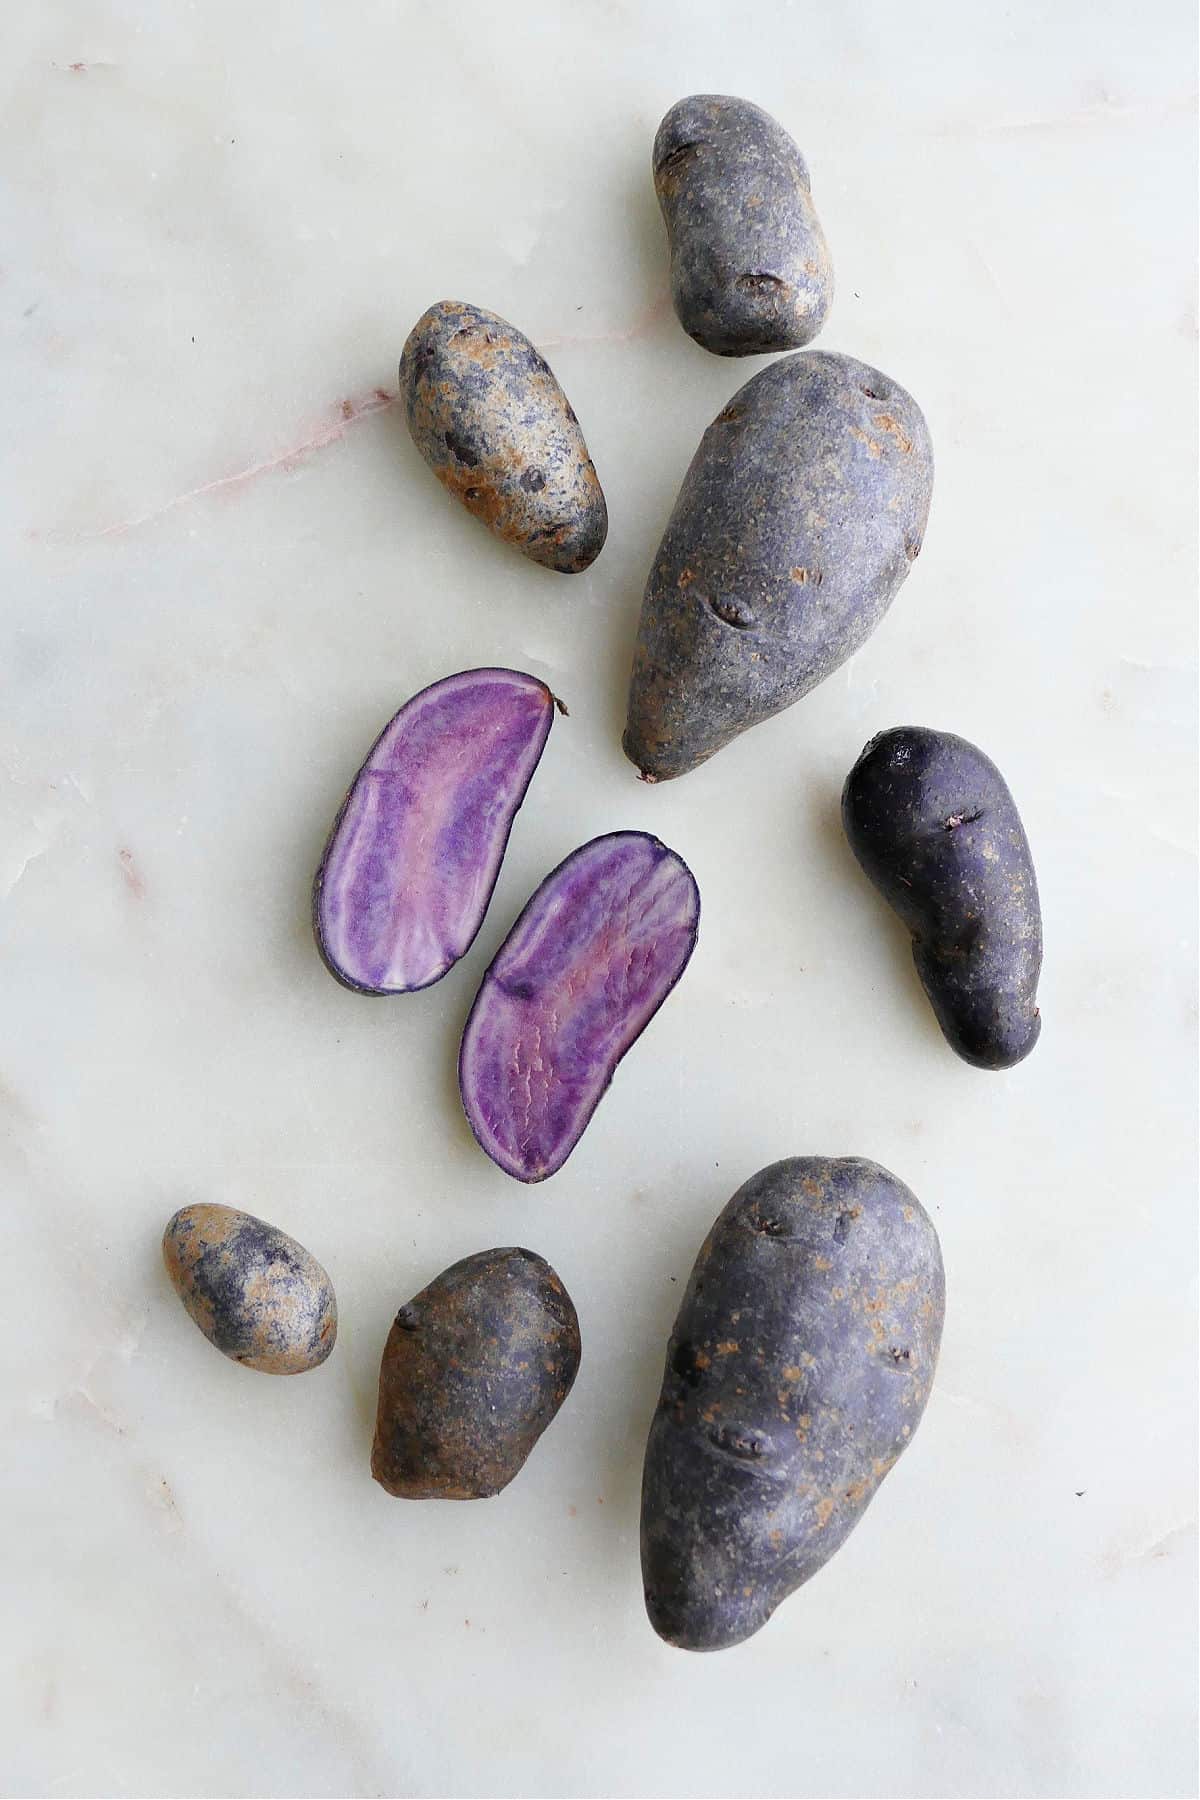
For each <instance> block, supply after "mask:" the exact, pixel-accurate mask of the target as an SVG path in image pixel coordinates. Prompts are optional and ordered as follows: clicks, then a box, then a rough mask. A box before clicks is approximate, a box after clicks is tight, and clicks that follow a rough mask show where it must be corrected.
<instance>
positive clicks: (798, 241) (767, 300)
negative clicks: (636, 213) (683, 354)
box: [653, 94, 833, 356]
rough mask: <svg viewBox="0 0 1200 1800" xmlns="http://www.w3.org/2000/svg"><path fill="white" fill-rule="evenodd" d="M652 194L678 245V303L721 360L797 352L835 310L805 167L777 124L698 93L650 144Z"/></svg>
mask: <svg viewBox="0 0 1200 1800" xmlns="http://www.w3.org/2000/svg"><path fill="white" fill-rule="evenodd" d="M653 166H654V191H655V193H656V194H657V195H658V203H659V205H660V206H661V207H662V213H663V218H664V219H665V220H666V226H667V236H668V238H669V240H670V245H671V297H672V299H673V301H674V303H675V311H676V313H677V314H678V317H679V323H680V324H681V325H682V326H683V329H684V330H685V331H686V332H687V334H688V336H689V337H692V338H695V340H696V342H697V343H698V344H701V345H703V347H704V349H706V350H712V351H714V352H715V353H716V355H718V356H758V355H761V354H762V353H763V352H764V351H768V350H798V349H799V348H800V346H801V345H802V344H807V343H809V342H810V341H811V339H813V338H815V337H816V335H817V333H818V331H820V329H821V326H822V325H823V324H824V322H825V316H826V314H827V313H828V311H829V307H830V303H831V301H832V299H833V264H832V263H831V261H830V257H829V251H828V248H827V247H826V243H825V235H824V233H823V232H822V230H821V226H820V223H819V221H818V219H817V215H816V211H815V209H814V207H813V201H812V193H811V191H810V184H809V176H808V166H807V164H806V163H805V161H804V158H803V156H801V154H800V151H799V150H798V149H797V147H796V145H795V144H794V143H793V141H792V139H791V138H790V137H789V136H788V134H787V132H786V131H785V130H784V129H783V127H782V125H780V124H779V123H778V122H777V121H776V120H775V119H773V118H772V117H771V115H770V113H767V112H764V111H763V109H762V108H761V107H760V106H755V105H753V104H752V103H751V102H750V101H749V100H738V99H735V98H734V97H733V96H732V95H730V94H692V95H690V96H689V98H688V99H686V100H679V101H677V102H676V104H675V105H674V106H673V107H672V108H671V110H670V112H669V113H668V114H667V116H666V118H665V119H664V120H663V122H662V124H661V125H660V126H659V128H658V133H657V135H656V137H655V139H654V158H653Z"/></svg>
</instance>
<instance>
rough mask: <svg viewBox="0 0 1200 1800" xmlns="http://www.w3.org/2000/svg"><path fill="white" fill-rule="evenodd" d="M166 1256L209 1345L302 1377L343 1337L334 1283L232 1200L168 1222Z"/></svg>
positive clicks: (188, 1209) (265, 1369) (255, 1365)
mask: <svg viewBox="0 0 1200 1800" xmlns="http://www.w3.org/2000/svg"><path fill="white" fill-rule="evenodd" d="M162 1251H163V1262H164V1263H165V1264H166V1268H167V1274H168V1275H169V1276H170V1278H171V1283H172V1286H173V1287H174V1289H175V1292H176V1293H177V1294H178V1295H179V1298H180V1299H181V1300H182V1301H183V1304H184V1306H185V1307H186V1308H187V1311H188V1313H189V1315H190V1317H191V1318H192V1319H193V1320H194V1322H195V1323H196V1324H197V1325H198V1326H199V1327H200V1330H201V1331H202V1332H203V1333H204V1335H205V1337H206V1338H207V1339H208V1341H209V1343H210V1344H215V1345H216V1347H217V1349H218V1350H220V1351H222V1352H223V1353H224V1354H225V1355H226V1356H228V1357H232V1359H233V1361H234V1362H239V1363H243V1364H244V1365H245V1366H246V1368H248V1369H259V1370H261V1371H262V1373H263V1374H265V1375H300V1374H303V1373H304V1371H305V1370H306V1369H315V1368H316V1367H317V1366H318V1364H320V1363H323V1362H324V1361H325V1358H326V1357H327V1356H328V1355H329V1353H330V1351H331V1350H332V1349H333V1346H334V1343H335V1341H336V1339H337V1301H336V1300H335V1298H334V1293H333V1283H332V1282H331V1281H330V1279H329V1277H328V1275H327V1274H326V1273H325V1271H324V1269H323V1268H322V1267H321V1265H320V1263H319V1262H318V1261H317V1259H316V1257H315V1256H311V1255H310V1254H309V1252H308V1251H307V1250H306V1249H305V1248H304V1246H303V1245H302V1244H298V1243H297V1242H296V1240H295V1238H291V1237H289V1236H288V1235H287V1233H286V1232H285V1231H278V1230H277V1229H276V1228H275V1226H274V1225H268V1224H267V1223H266V1222H265V1220H263V1219H256V1218H254V1217H253V1215H252V1214H250V1213H244V1212H239V1211H238V1210H237V1208H236V1207H232V1206H214V1205H200V1206H185V1207H183V1208H182V1209H181V1211H179V1212H177V1213H176V1214H175V1216H174V1217H173V1218H172V1219H171V1220H170V1221H169V1222H168V1224H167V1228H166V1230H165V1231H164V1233H163V1241H162Z"/></svg>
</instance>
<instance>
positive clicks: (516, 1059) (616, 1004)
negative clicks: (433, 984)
mask: <svg viewBox="0 0 1200 1800" xmlns="http://www.w3.org/2000/svg"><path fill="white" fill-rule="evenodd" d="M699 923H700V895H699V893H698V891H697V888H696V883H695V880H694V878H693V876H692V872H691V870H690V869H689V868H688V867H687V864H686V863H685V862H684V861H683V860H682V858H681V857H679V856H677V855H676V854H675V852H674V851H673V850H668V848H667V846H666V845H665V844H662V843H660V842H659V840H658V839H657V838H655V837H650V836H648V835H647V834H646V833H645V832H642V831H615V832H612V833H611V834H610V835H609V836H607V837H598V838H593V839H592V840H591V842H590V843H587V844H584V845H582V846H581V847H580V848H579V849H578V850H576V851H574V852H573V853H572V854H571V855H570V856H568V857H567V859H566V861H565V862H562V863H560V864H559V866H558V868H557V869H555V870H554V871H553V873H552V874H550V875H548V876H547V877H546V879H545V881H544V882H543V883H542V885H541V887H540V888H538V890H537V892H536V893H535V894H534V895H533V897H532V899H531V900H530V901H529V903H528V905H527V906H526V907H525V910H524V912H523V913H522V914H521V916H520V918H519V919H518V920H517V922H516V924H515V925H514V926H513V928H512V930H511V931H510V932H509V934H508V936H507V938H506V939H505V940H504V943H503V944H502V945H501V946H500V949H499V951H498V952H497V954H496V958H495V961H494V962H493V963H492V965H491V967H490V969H489V970H488V971H487V974H486V975H485V976H484V978H483V981H482V983H481V985H480V989H479V992H478V994H477V995H476V997H475V1004H474V1006H473V1007H472V1008H471V1013H470V1016H469V1018H468V1019H467V1024H466V1029H465V1030H464V1032H463V1038H462V1048H461V1050H460V1052H459V1059H458V1075H459V1087H460V1089H461V1092H462V1100H463V1108H464V1110H465V1112H466V1115H467V1121H468V1123H469V1125H470V1127H471V1130H472V1131H473V1132H474V1133H475V1136H476V1138H477V1139H478V1141H479V1143H480V1145H481V1147H482V1148H483V1149H484V1150H486V1151H487V1154H488V1155H489V1156H490V1157H491V1159H492V1161H493V1162H495V1163H498V1164H499V1166H500V1167H501V1168H502V1169H504V1170H505V1171H506V1172H507V1173H508V1174H509V1175H513V1176H515V1177H516V1179H517V1180H518V1181H544V1180H545V1179H546V1177H547V1176H548V1175H553V1174H554V1173H555V1171H556V1170H557V1169H561V1167H562V1165H563V1163H564V1162H566V1160H567V1157H568V1156H569V1155H570V1154H571V1151H572V1150H573V1149H574V1148H575V1145H576V1144H577V1143H578V1142H579V1139H580V1138H581V1137H582V1135H583V1132H584V1129H585V1127H586V1125H587V1123H588V1120H589V1119H590V1118H591V1116H592V1114H593V1113H594V1112H595V1110H596V1107H597V1106H598V1105H599V1103H600V1101H601V1100H602V1099H603V1098H604V1095H605V1093H606V1092H607V1089H608V1086H609V1083H610V1082H611V1081H612V1078H613V1075H614V1073H615V1072H616V1068H617V1064H618V1063H619V1062H620V1060H621V1058H622V1057H623V1056H624V1055H625V1052H626V1051H627V1050H628V1049H629V1048H630V1047H631V1045H632V1044H633V1043H634V1042H635V1040H636V1039H637V1038H639V1037H640V1036H641V1034H642V1032H643V1031H644V1030H645V1029H646V1026H647V1025H648V1024H649V1023H650V1020H651V1019H652V1018H653V1017H654V1015H655V1013H656V1012H657V1011H658V1009H659V1007H660V1006H661V1005H662V1003H663V1001H664V1000H665V999H666V997H667V995H668V994H669V993H670V991H671V989H672V988H673V987H674V986H675V983H676V982H677V981H678V980H679V978H680V976H681V975H682V974H683V971H684V969H685V968H686V967H687V964H688V959H689V958H690V956H691V954H692V951H693V950H694V949H695V947H696V937H697V933H698V931H699Z"/></svg>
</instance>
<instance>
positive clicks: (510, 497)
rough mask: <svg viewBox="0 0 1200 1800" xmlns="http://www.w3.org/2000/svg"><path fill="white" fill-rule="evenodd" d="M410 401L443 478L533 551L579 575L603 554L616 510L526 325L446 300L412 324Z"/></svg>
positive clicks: (406, 378) (489, 521)
mask: <svg viewBox="0 0 1200 1800" xmlns="http://www.w3.org/2000/svg"><path fill="white" fill-rule="evenodd" d="M400 398H401V400H402V401H403V404H404V414H405V418H406V419H407V421H408V429H409V432H410V433H411V436H412V440H413V443H414V444H415V445H416V447H417V449H418V450H419V451H420V453H421V455H422V456H423V457H424V458H425V461H426V462H427V463H428V464H429V466H430V468H431V469H432V470H433V472H434V474H435V475H436V476H437V478H438V480H439V481H440V482H441V484H442V486H443V487H444V488H446V489H447V490H448V491H449V492H450V493H451V494H453V495H454V496H455V497H456V498H457V499H459V500H461V501H462V503H463V505H464V506H465V507H466V509H467V511H468V512H469V513H471V514H472V516H473V517H474V518H476V519H478V520H479V521H480V523H481V524H484V525H486V526H487V528H488V530H489V531H492V532H495V534H496V535H497V537H500V538H503V539H504V541H505V543H507V544H512V545H513V546H514V547H515V548H516V549H518V550H520V551H521V552H522V553H523V554H524V555H525V556H528V557H530V558H532V560H533V561H534V562H536V563H541V564H543V565H544V566H545V567H546V568H548V569H557V570H558V571H559V573H560V574H563V575H574V574H578V573H579V571H580V570H582V569H586V568H587V567H588V566H589V565H590V564H591V563H593V562H594V561H595V559H596V558H597V556H599V554H600V551H601V550H602V549H603V547H604V540H605V537H606V536H607V534H608V509H607V506H606V505H605V500H604V494H603V491H602V489H601V487H600V482H599V479H598V477H597V475H596V470H595V467H594V465H593V463H592V459H591V457H590V456H589V455H588V447H587V444H586V443H585V442H584V437H583V432H582V431H581V430H580V427H579V420H578V419H577V418H576V417H575V413H574V411H573V410H572V408H571V405H570V402H569V401H568V399H567V396H566V395H565V394H564V393H563V391H562V389H561V387H560V386H559V385H558V382H557V381H556V380H555V378H554V374H553V372H552V370H551V368H550V366H549V364H548V363H547V362H546V359H545V358H544V357H543V356H542V355H541V354H540V352H539V351H538V350H536V349H535V348H534V346H533V345H532V344H531V343H530V341H529V339H528V338H527V337H526V336H525V334H524V333H523V332H520V331H518V330H517V328H516V326H515V325H510V324H509V323H508V322H507V320H505V319H501V318H500V317H498V315H497V314H496V313H493V312H488V311H486V310H485V308H483V307H481V306H469V305H466V304H464V303H461V302H459V301H456V300H443V301H442V302H441V303H440V304H439V305H437V306H431V307H430V308H429V311H428V312H426V313H424V314H423V315H422V317H421V318H420V319H418V321H417V323H416V324H415V325H414V326H413V329H412V331H411V332H410V333H409V336H408V341H407V343H406V344H405V346H404V354H403V356H402V357H401V359H400Z"/></svg>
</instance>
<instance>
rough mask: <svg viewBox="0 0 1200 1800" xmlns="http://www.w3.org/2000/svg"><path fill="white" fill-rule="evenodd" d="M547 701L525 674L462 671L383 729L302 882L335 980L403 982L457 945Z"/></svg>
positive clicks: (462, 942)
mask: <svg viewBox="0 0 1200 1800" xmlns="http://www.w3.org/2000/svg"><path fill="white" fill-rule="evenodd" d="M556 704H558V703H557V702H556V701H555V698H554V695H553V694H552V693H551V692H550V690H549V688H548V687H547V686H546V685H545V683H544V682H541V681H536V680H535V679H534V677H533V676H532V675H522V674H519V673H517V672H516V671H514V670H512V669H466V670H464V671H463V673H462V674H460V675H450V676H447V678H446V679H445V680H444V681H437V682H435V683H434V684H433V686H432V687H427V688H425V689H424V690H423V692H421V693H419V694H417V695H416V696H415V697H414V698H413V699H412V700H410V701H409V702H408V704H407V706H404V707H402V708H401V710H400V711H399V712H398V713H397V714H396V716H395V718H394V719H392V721H391V722H390V724H388V725H387V726H386V727H385V728H384V730H383V733H382V734H381V736H380V737H379V738H378V739H377V741H376V743H375V745H374V748H373V749H372V751H371V754H370V755H369V756H368V758H367V760H366V762H365V763H364V764H363V766H362V768H361V769H360V770H359V772H358V774H357V775H356V776H355V778H354V784H353V786H352V787H351V789H350V792H349V793H348V794H347V796H346V798H345V800H344V801H343V803H342V806H341V808H340V810H339V812H338V815H337V818H336V819H335V820H334V822H333V830H332V831H331V832H330V834H329V841H328V843H327V844H326V846H325V853H324V855H323V856H322V858H321V864H320V867H319V868H318V870H317V875H316V880H315V881H314V883H313V930H314V933H315V934H316V940H317V948H318V949H319V950H320V952H321V955H322V957H323V958H324V961H325V964H326V966H327V968H328V969H329V971H330V973H331V974H333V975H336V976H337V979H338V980H339V981H341V982H343V983H344V984H345V985H346V986H347V987H350V988H354V989H356V990H357V992H359V993H363V994H409V993H413V992H414V991H415V990H416V989H417V988H425V987H429V986H430V985H431V984H432V983H433V982H435V981H439V980H440V979H441V977H442V976H443V975H444V974H445V973H446V972H447V970H448V969H450V968H452V967H453V965H454V964H455V963H456V962H457V961H458V959H459V957H460V956H462V955H463V954H464V953H465V952H466V951H467V950H468V949H469V948H470V946H471V944H472V942H473V940H474V938H475V934H476V932H477V931H478V930H479V927H480V926H481V925H482V923H483V917H484V914H485V913H486V912H487V909H488V902H489V901H490V900H491V897H492V890H493V888H494V887H495V885H496V877H497V876H498V875H499V873H500V864H501V862H502V861H503V859H504V852H505V849H506V847H507V844H508V837H509V833H510V831H511V830H512V823H513V819H514V818H515V816H516V814H517V811H518V809H519V808H520V805H521V802H522V800H524V798H525V793H526V790H527V789H528V787H529V783H530V781H531V780H532V778H533V772H534V770H535V769H536V768H537V765H538V761H539V759H540V757H541V754H542V751H543V749H544V748H545V743H546V739H547V737H548V736H549V733H550V726H551V725H552V723H553V721H554V709H555V706H556Z"/></svg>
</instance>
